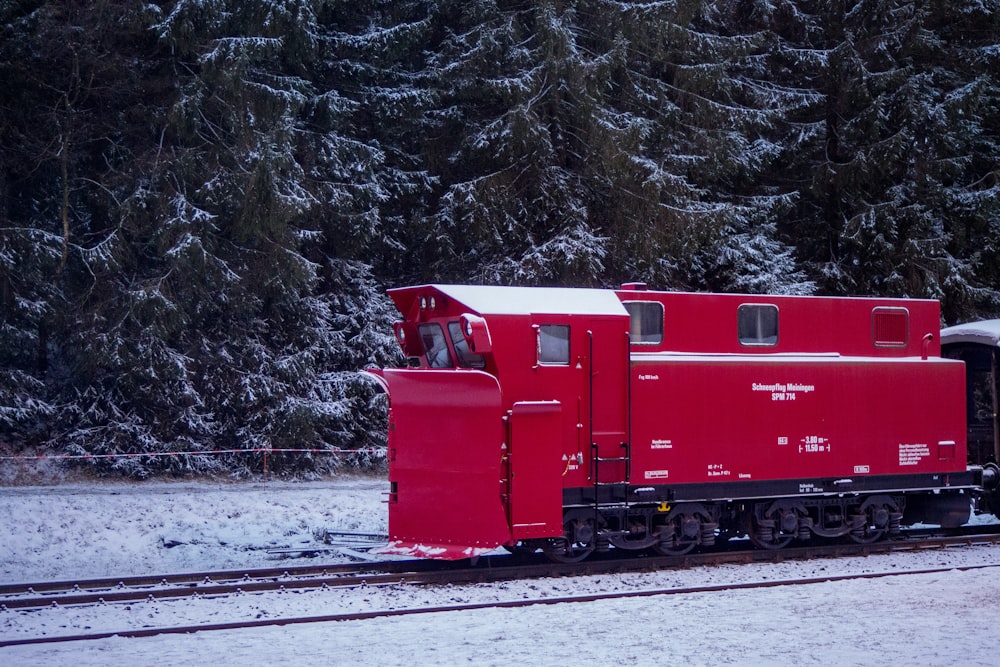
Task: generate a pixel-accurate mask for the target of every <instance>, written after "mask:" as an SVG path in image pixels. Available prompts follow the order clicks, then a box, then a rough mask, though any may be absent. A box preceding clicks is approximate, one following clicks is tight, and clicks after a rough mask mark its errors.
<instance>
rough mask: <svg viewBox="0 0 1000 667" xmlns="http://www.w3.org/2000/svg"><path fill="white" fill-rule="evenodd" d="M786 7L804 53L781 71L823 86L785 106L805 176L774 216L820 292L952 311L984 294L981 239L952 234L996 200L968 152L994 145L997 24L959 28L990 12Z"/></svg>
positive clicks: (865, 4)
mask: <svg viewBox="0 0 1000 667" xmlns="http://www.w3.org/2000/svg"><path fill="white" fill-rule="evenodd" d="M783 16H784V18H785V19H786V21H787V22H786V23H785V24H784V25H783V30H784V34H785V36H786V38H788V39H790V40H792V42H791V45H792V46H794V47H797V49H798V50H797V51H796V52H797V53H800V54H805V56H804V57H801V58H799V59H797V60H795V61H794V62H793V66H794V67H795V70H794V71H795V73H794V74H793V75H792V76H793V78H797V80H798V81H801V82H802V85H806V84H808V83H809V82H815V85H816V89H817V92H819V93H820V94H821V95H822V97H821V101H819V102H818V103H817V104H815V105H813V107H812V109H811V110H808V111H806V112H805V113H803V114H801V115H800V116H799V117H798V118H796V119H795V120H796V121H797V122H798V126H799V141H798V145H797V148H796V149H795V151H794V154H795V155H796V156H797V158H796V159H794V160H793V161H792V162H791V163H790V165H789V170H788V171H787V172H786V173H787V174H790V175H791V178H788V179H787V180H788V181H791V180H793V179H794V178H796V175H798V174H809V175H811V182H809V183H807V184H803V187H802V190H801V193H802V198H801V202H800V205H799V207H798V209H797V211H796V212H795V215H794V216H791V217H788V218H785V220H784V221H783V222H782V226H783V227H784V228H785V229H788V230H789V232H790V233H791V234H794V235H795V236H796V237H797V238H798V239H799V243H798V246H799V251H800V253H801V255H802V256H803V257H804V258H805V259H806V260H807V263H808V265H809V266H810V267H811V269H812V271H813V272H814V273H815V275H817V276H818V277H819V279H820V281H821V285H822V288H823V289H824V291H829V292H833V293H847V294H887V295H898V296H921V297H934V298H941V299H945V311H946V313H947V316H948V317H949V318H951V317H954V315H955V313H957V312H959V311H963V310H964V311H967V310H968V309H969V308H970V307H971V306H972V304H973V303H975V302H977V301H978V302H984V301H985V302H991V301H992V302H993V303H995V302H996V292H995V288H992V289H991V288H988V287H987V286H986V285H985V284H983V283H981V282H979V281H978V280H977V278H976V277H975V274H976V271H977V264H978V262H977V259H976V253H978V251H977V250H973V249H970V248H969V247H968V246H967V245H965V244H964V242H963V241H962V240H961V238H959V237H956V236H955V233H956V231H959V230H961V229H969V228H970V227H969V225H970V224H971V226H972V227H975V228H977V229H979V230H984V225H983V221H985V220H988V219H989V218H990V217H991V214H992V211H995V210H996V194H995V192H991V190H992V189H993V187H995V186H992V185H991V183H992V181H993V180H994V179H992V178H990V177H987V179H986V181H984V180H983V177H984V175H985V174H987V173H988V172H989V168H988V167H987V168H985V169H984V162H983V160H982V159H981V158H979V157H973V156H985V155H988V154H989V153H990V152H993V149H991V148H988V147H987V144H988V143H989V139H988V136H989V134H990V130H989V128H991V127H995V108H996V105H995V104H991V100H995V95H996V92H995V91H996V87H995V81H994V77H993V75H992V71H991V69H990V67H989V62H990V60H991V56H990V55H989V53H990V47H991V46H992V45H993V43H995V35H996V34H997V33H996V29H995V27H994V28H993V29H992V30H990V29H987V30H986V31H985V32H984V33H981V34H983V35H984V36H985V35H991V36H988V37H985V38H977V39H974V40H973V42H974V43H970V42H969V41H968V37H969V36H970V35H972V34H975V33H978V30H979V28H978V26H984V25H989V24H990V23H992V24H993V25H994V26H995V23H996V19H995V14H994V15H990V13H989V12H988V11H987V10H986V8H985V7H984V6H983V5H981V4H979V3H943V4H942V3H932V2H918V3H911V2H894V1H878V2H876V1H874V0H864V1H859V2H849V1H844V2H839V3H833V4H830V3H813V2H808V1H802V2H793V3H788V5H787V7H786V8H785V11H784V14H783ZM973 24H975V25H976V26H977V27H976V28H973V27H972V26H973ZM793 50H794V49H792V48H789V51H793ZM790 69H791V68H790ZM984 148H985V149H986V151H985V153H984V151H983V149H984ZM970 158H971V159H970ZM986 162H988V158H986ZM960 202H962V203H960ZM960 220H964V221H966V222H959V221H960ZM971 221H977V222H971ZM979 233H980V234H981V233H982V231H980V232H979Z"/></svg>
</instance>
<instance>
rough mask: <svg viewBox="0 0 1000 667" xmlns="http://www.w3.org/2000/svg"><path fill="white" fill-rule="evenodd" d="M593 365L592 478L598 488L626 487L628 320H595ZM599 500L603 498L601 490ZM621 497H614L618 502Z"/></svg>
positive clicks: (589, 337) (589, 353) (592, 322)
mask: <svg viewBox="0 0 1000 667" xmlns="http://www.w3.org/2000/svg"><path fill="white" fill-rule="evenodd" d="M586 333H587V347H588V350H587V357H588V359H589V362H590V368H589V369H588V370H589V373H588V376H589V377H588V387H587V394H588V396H587V399H588V401H589V403H590V410H589V412H590V429H591V434H590V441H591V466H592V468H591V478H592V481H593V483H594V485H595V486H596V487H601V486H607V487H619V488H620V489H621V490H622V493H624V486H625V485H626V484H627V482H628V478H629V473H630V470H629V467H630V466H629V433H628V389H629V377H628V370H629V366H628V360H629V339H628V318H594V319H591V320H590V322H589V326H588V329H587V332H586ZM597 495H598V499H600V497H601V496H603V495H604V494H602V493H601V492H600V490H598V494H597ZM618 495H619V494H612V496H611V497H612V498H614V499H619V500H620V499H622V498H618Z"/></svg>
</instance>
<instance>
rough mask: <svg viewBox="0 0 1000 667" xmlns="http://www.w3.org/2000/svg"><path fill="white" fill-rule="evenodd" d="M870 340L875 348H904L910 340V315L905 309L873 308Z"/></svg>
mask: <svg viewBox="0 0 1000 667" xmlns="http://www.w3.org/2000/svg"><path fill="white" fill-rule="evenodd" d="M872 340H873V342H874V343H875V347H906V345H907V343H909V340H910V313H909V311H907V310H906V308H874V309H873V310H872Z"/></svg>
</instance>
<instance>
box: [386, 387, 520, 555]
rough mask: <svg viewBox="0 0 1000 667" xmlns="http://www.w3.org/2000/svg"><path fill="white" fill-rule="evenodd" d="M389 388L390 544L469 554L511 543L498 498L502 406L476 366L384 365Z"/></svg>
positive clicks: (411, 550)
mask: <svg viewBox="0 0 1000 667" xmlns="http://www.w3.org/2000/svg"><path fill="white" fill-rule="evenodd" d="M378 376H379V377H380V378H381V380H382V382H383V383H384V384H385V385H386V387H387V390H388V392H389V481H390V483H391V493H390V498H389V546H388V548H386V549H384V550H383V551H384V552H385V553H397V554H406V555H414V556H421V557H434V558H445V559H458V558H468V557H471V556H476V555H480V554H483V553H486V552H488V551H491V550H493V549H495V548H497V547H498V546H500V545H502V544H505V543H508V542H510V529H509V527H508V525H507V519H506V513H505V511H504V506H503V502H502V500H501V490H502V489H501V484H502V482H501V476H502V473H501V455H502V451H503V449H502V447H503V442H504V426H503V410H502V408H501V403H500V400H501V399H500V387H499V385H498V384H497V381H496V378H494V377H493V376H491V375H488V374H486V373H482V372H479V371H472V370H467V371H430V370H425V369H420V370H417V369H405V370H384V371H381V372H380V373H379V374H378Z"/></svg>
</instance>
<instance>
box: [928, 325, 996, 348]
mask: <svg viewBox="0 0 1000 667" xmlns="http://www.w3.org/2000/svg"><path fill="white" fill-rule="evenodd" d="M955 343H977V344H979V345H989V346H991V347H996V346H1000V320H981V321H979V322H966V323H965V324H956V325H955V326H953V327H947V328H945V329H941V344H942V345H953V344H955Z"/></svg>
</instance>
